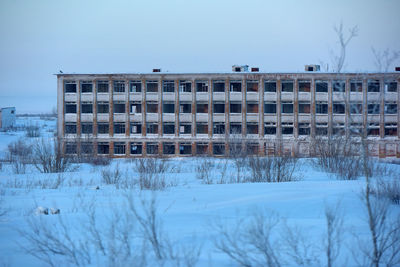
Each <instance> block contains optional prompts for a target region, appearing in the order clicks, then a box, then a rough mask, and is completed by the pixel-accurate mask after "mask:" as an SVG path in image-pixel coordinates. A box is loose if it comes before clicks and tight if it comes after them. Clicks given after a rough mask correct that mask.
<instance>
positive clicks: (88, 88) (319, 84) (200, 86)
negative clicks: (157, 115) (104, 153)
mask: <svg viewBox="0 0 400 267" xmlns="http://www.w3.org/2000/svg"><path fill="white" fill-rule="evenodd" d="M330 82H332V91H333V92H345V91H346V81H345V80H333V81H326V80H316V81H315V91H316V92H322V93H323V92H328V85H329V83H330ZM161 83H162V84H161V85H162V92H166V93H168V92H171V93H172V92H175V81H173V80H164V81H162V82H161ZM211 83H212V91H213V92H225V91H227V90H229V91H230V92H242V90H244V91H247V92H258V91H259V89H260V86H259V81H257V80H246V81H245V82H244V83H245V84H243V82H242V81H241V80H230V81H229V82H228V88H226V87H227V86H226V83H225V81H223V80H213V81H212V82H211ZM78 84H79V85H80V92H81V93H92V92H93V88H94V84H95V86H96V89H97V92H98V93H108V92H109V91H110V82H109V81H96V82H95V83H93V82H92V81H80V82H79V83H78V82H76V81H65V83H64V92H65V93H76V92H77V89H78ZM280 84H281V88H277V85H278V83H277V81H276V80H266V81H264V88H263V90H264V92H276V91H277V89H278V90H279V89H280V90H281V92H293V90H294V84H295V83H294V81H293V80H281V81H280ZM297 84H298V85H297V86H298V88H297V89H298V91H299V92H311V81H310V80H298V83H297ZM349 84H350V88H348V89H347V90H349V91H350V92H362V91H363V82H362V80H350V83H349ZM126 85H127V86H128V87H129V88H126ZM142 85H143V84H142V82H141V81H129V82H128V83H126V82H125V81H122V80H120V81H119V80H116V81H112V88H113V92H114V93H125V92H126V90H128V89H129V92H132V93H139V92H142ZM158 85H159V82H158V81H152V80H147V81H146V82H145V83H144V86H145V90H146V92H158V90H159V89H158ZM192 85H193V84H192V82H191V81H187V80H180V81H179V82H178V88H179V92H188V93H190V92H192ZM194 89H195V91H196V92H208V91H209V81H199V80H197V81H195V82H194ZM261 90H262V88H261ZM380 90H381V89H380V81H379V80H368V81H367V91H368V92H380ZM384 91H385V92H397V82H396V81H385V82H384Z"/></svg>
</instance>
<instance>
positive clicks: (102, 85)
mask: <svg viewBox="0 0 400 267" xmlns="http://www.w3.org/2000/svg"><path fill="white" fill-rule="evenodd" d="M97 92H98V93H108V81H97Z"/></svg>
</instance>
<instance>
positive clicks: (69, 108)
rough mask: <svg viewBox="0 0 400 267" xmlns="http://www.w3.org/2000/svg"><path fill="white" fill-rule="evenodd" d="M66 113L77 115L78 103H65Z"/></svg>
mask: <svg viewBox="0 0 400 267" xmlns="http://www.w3.org/2000/svg"><path fill="white" fill-rule="evenodd" d="M65 113H76V103H68V102H67V103H65Z"/></svg>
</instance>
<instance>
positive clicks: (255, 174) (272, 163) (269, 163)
mask: <svg viewBox="0 0 400 267" xmlns="http://www.w3.org/2000/svg"><path fill="white" fill-rule="evenodd" d="M297 162H298V159H297V158H295V157H291V156H288V155H287V156H281V157H279V156H272V157H265V158H261V157H249V158H248V164H247V166H248V168H249V169H250V171H251V176H250V177H249V178H247V181H248V182H252V183H262V182H268V183H271V182H274V183H275V182H276V183H279V182H291V181H297V180H299V179H300V177H299V176H297V175H295V172H296V171H297V169H298V166H297Z"/></svg>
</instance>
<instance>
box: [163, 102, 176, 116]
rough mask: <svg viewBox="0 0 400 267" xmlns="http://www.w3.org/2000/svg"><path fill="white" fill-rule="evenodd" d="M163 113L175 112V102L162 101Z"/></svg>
mask: <svg viewBox="0 0 400 267" xmlns="http://www.w3.org/2000/svg"><path fill="white" fill-rule="evenodd" d="M163 113H175V103H174V102H164V103H163Z"/></svg>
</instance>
